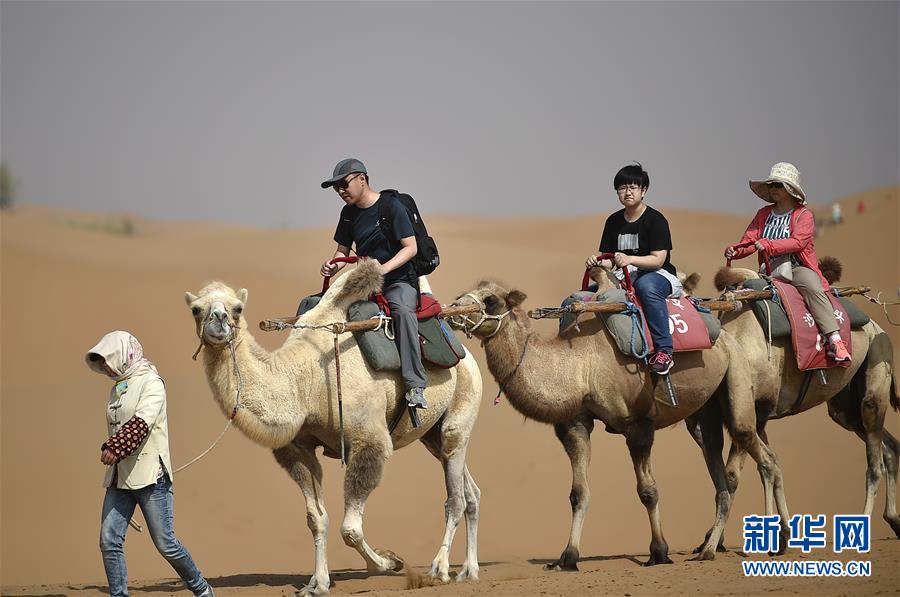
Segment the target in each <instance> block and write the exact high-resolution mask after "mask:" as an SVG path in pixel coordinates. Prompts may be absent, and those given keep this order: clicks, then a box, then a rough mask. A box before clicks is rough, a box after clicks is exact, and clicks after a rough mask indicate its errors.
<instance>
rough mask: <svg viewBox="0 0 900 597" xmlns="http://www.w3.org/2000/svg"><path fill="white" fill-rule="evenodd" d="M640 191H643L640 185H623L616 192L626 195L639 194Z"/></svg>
mask: <svg viewBox="0 0 900 597" xmlns="http://www.w3.org/2000/svg"><path fill="white" fill-rule="evenodd" d="M640 190H641V185H639V184H623V185H622V186H620V187H618V188H617V189H616V192H618V193H622V194H623V195H624V194H625V193H626V192H627V191H631V192H632V193H637V192H638V191H640Z"/></svg>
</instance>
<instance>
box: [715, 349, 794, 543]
mask: <svg viewBox="0 0 900 597" xmlns="http://www.w3.org/2000/svg"><path fill="white" fill-rule="evenodd" d="M732 362H734V363H740V361H739V360H738V359H736V358H733V360H732ZM751 387H752V384H751V379H750V372H749V371H748V370H747V369H746V367H741V366H730V367H729V368H728V371H727V372H726V374H725V386H724V388H726V389H727V392H728V394H727V397H728V398H727V400H726V401H725V405H724V406H725V408H726V409H727V413H726V416H725V417H724V419H725V421H726V422H727V424H728V432H729V433H730V434H731V439H732V442H733V445H732V447H731V451H730V452H729V454H728V465H727V466H726V475H727V479H728V484H729V491H730V492H731V493H732V495H733V494H734V491H737V482H738V480H739V478H740V468H741V465H742V464H743V463H742V460H743V455H742V454H741V452H746V453H747V454H749V455H750V457H751V458H753V460H754V461H755V462H756V466H757V468H758V470H759V475H760V478H761V479H762V482H763V490H764V492H765V509H766V515H767V516H770V515H772V514H775V513H776V511H777V513H778V515H779V516H780V517H781V518H780V524H781V533H780V534H781V537H780V541H779V551H778V553H779V554H781V553H784V551H785V550H786V549H787V541H788V538H789V537H790V530H789V527H788V521H790V518H791V517H790V514H789V513H788V508H787V500H786V498H785V496H784V477H783V475H782V472H781V467H780V466H779V465H778V459H777V458H776V456H775V452H773V451H772V450H771V448H769V446H768V445H766V442H765V441H764V439H763V438H765V437H766V431H765V423H766V422H767V420H768V413H769V410H768V408H767V407H762V410H761V411H760V412H757V406H758V405H757V404H756V402H755V401H754V399H753V393H752V390H751ZM726 516H727V515H726Z"/></svg>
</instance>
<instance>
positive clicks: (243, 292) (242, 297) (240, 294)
mask: <svg viewBox="0 0 900 597" xmlns="http://www.w3.org/2000/svg"><path fill="white" fill-rule="evenodd" d="M249 294H250V293H249V292H247V289H246V288H241V289H240V290H238V293H237V295H238V300H239V301H241V302H242V303H244V304H245V305H246V304H247V296H248V295H249Z"/></svg>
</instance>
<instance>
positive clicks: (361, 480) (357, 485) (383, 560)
mask: <svg viewBox="0 0 900 597" xmlns="http://www.w3.org/2000/svg"><path fill="white" fill-rule="evenodd" d="M384 431H385V436H387V429H385V430H384ZM390 453H391V444H390V439H389V438H386V441H377V440H372V439H369V440H368V442H366V441H365V440H357V441H356V442H355V443H354V445H353V446H352V447H351V449H350V457H349V459H348V460H347V472H346V473H345V475H344V520H343V522H342V523H341V537H343V539H344V543H346V544H347V545H349V546H350V547H352V548H354V549H356V551H358V552H359V555H361V556H362V557H363V559H364V560H365V561H366V567H367V568H368V570H369V572H386V571H388V570H394V571H400V570H402V569H403V565H404V563H403V560H401V559H400V558H399V557H398V556H397V555H396V554H395V553H393V552H391V551H388V550H375V549H372V548H371V547H370V546H369V544H368V543H366V540H365V537H364V535H363V512H364V510H365V508H366V500H367V499H368V497H369V494H370V493H372V490H374V489H375V488H376V487H377V486H378V483H380V482H381V475H382V473H383V471H384V463H385V461H386V460H387V459H388V457H389V456H390Z"/></svg>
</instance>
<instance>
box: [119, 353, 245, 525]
mask: <svg viewBox="0 0 900 597" xmlns="http://www.w3.org/2000/svg"><path fill="white" fill-rule="evenodd" d="M228 347H229V348H230V349H231V362H232V363H234V372H235V374H236V375H237V378H238V387H237V393H236V394H235V398H234V408H233V409H232V410H231V416H230V417H228V422H227V423H225V428H224V429H222V432H221V433H220V434H219V437H217V438H216V441H214V442H213V443H212V445H210V446H209V447H208V448H207V449H205V450H203V452H202V453H201V454H200V455H199V456H197V457H196V458H194V459H193V460H191V461H190V462H188V463H187V464H183V465H181V466H179V467H178V468H176V469H175V470H174V471H172V474H173V475H174V474H175V473H180V472H181V471H183V470H184V469H186V468H187V467H189V466H191V465H192V464H194V463H195V462H197V461H198V460H200V459H201V458H203V457H204V456H206V455H207V454H209V453H210V452H212V449H213V448H215V447H216V445H217V444H218V443H219V440H221V439H222V437H224V436H225V433H226V432H227V431H228V430H229V429H230V428H231V424H232V423H233V422H234V417H236V416H237V412H238V409H239V408H240V407H241V390H243V388H244V378H243V376H242V375H241V370H240V369H239V368H238V366H237V356H236V355H235V352H234V348H235V344H234V340H229V341H228ZM201 348H203V342H202V341H201V342H200V346H199V347H198V348H197V352H195V353H194V356H193V357H192V358H193V359H194V360H195V361H196V360H197V355H198V354H199V353H200V349H201ZM128 524H129V525H131V528H133V529H134V530H136V531H137V532H138V533H143V532H144V527H142V526H141V524H140V523H138V522H135V520H134V518H131V519H130V520H129V521H128Z"/></svg>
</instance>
